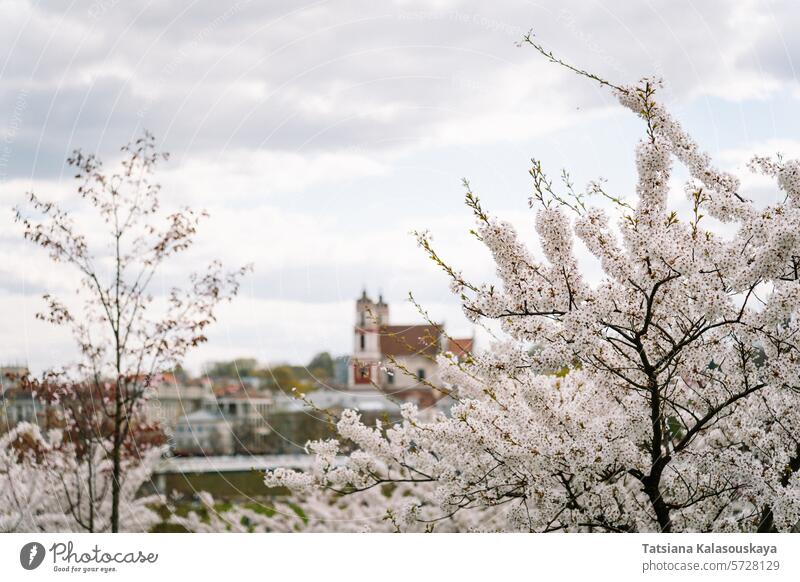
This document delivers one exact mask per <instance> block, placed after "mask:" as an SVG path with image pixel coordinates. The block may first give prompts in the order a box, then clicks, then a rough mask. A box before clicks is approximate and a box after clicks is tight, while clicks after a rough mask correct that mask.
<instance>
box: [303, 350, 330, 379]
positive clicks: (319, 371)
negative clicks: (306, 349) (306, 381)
mask: <svg viewBox="0 0 800 582" xmlns="http://www.w3.org/2000/svg"><path fill="white" fill-rule="evenodd" d="M308 371H309V373H310V374H311V375H312V376H315V377H317V378H333V358H332V357H331V355H330V354H329V353H328V352H321V353H319V354H317V355H316V356H314V357H313V358H311V361H310V362H309V364H308Z"/></svg>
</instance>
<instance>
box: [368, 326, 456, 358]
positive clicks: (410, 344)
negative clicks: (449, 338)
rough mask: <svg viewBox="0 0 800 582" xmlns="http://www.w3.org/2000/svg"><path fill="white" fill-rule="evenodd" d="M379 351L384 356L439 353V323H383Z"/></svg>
mask: <svg viewBox="0 0 800 582" xmlns="http://www.w3.org/2000/svg"><path fill="white" fill-rule="evenodd" d="M380 333H381V336H380V348H381V353H382V354H383V355H386V356H412V355H415V354H419V355H425V356H435V355H436V354H438V353H439V351H440V349H439V340H440V336H441V334H442V326H440V325H383V326H381V328H380Z"/></svg>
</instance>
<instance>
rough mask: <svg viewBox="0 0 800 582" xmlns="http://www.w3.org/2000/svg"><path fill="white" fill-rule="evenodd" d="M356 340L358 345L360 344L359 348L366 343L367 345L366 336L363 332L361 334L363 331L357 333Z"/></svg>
mask: <svg viewBox="0 0 800 582" xmlns="http://www.w3.org/2000/svg"><path fill="white" fill-rule="evenodd" d="M358 342H359V345H360V346H361V349H362V350H363V349H364V348H365V347H366V345H367V340H366V338H365V337H364V334H363V333H362V334H359V336H358Z"/></svg>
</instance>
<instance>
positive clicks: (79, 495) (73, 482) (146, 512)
mask: <svg viewBox="0 0 800 582" xmlns="http://www.w3.org/2000/svg"><path fill="white" fill-rule="evenodd" d="M103 444H105V447H104V446H102V445H103ZM81 445H82V443H80V442H75V441H73V440H70V439H69V438H68V436H67V435H66V433H65V432H64V431H62V430H59V429H51V430H49V431H46V432H45V433H44V434H43V433H42V431H41V429H40V427H39V426H37V425H34V424H31V423H27V422H24V423H19V424H18V425H17V426H15V427H14V428H13V429H11V430H10V431H9V432H7V433H6V434H4V435H3V437H2V438H0V532H35V531H41V532H107V531H111V529H112V515H113V513H114V512H113V505H112V501H113V498H112V495H111V492H112V483H113V465H112V463H111V459H110V458H109V456H108V455H107V454H106V452H105V449H106V448H107V447H109V446H110V444H109V443H99V444H98V445H96V446H94V447H93V448H92V449H90V450H86V451H81V450H80V447H81ZM162 453H163V448H162V447H152V448H150V449H149V450H147V451H146V452H143V453H142V454H141V456H137V457H132V456H125V457H124V458H123V460H122V468H123V471H122V474H123V480H122V482H121V485H122V486H121V487H120V492H119V499H120V504H119V507H120V509H119V511H120V514H119V515H120V524H121V528H120V531H149V530H150V529H151V528H152V527H153V526H155V525H156V524H158V523H159V522H160V521H161V516H160V515H159V514H158V513H157V512H156V511H155V509H154V508H155V507H156V506H157V505H160V504H163V503H164V500H163V499H162V498H161V496H159V495H140V489H141V488H142V486H143V485H144V484H145V483H147V482H148V481H149V479H150V475H151V473H152V471H153V470H154V468H155V466H156V464H157V463H158V462H159V461H160V459H161V455H162ZM88 455H91V458H87V456H88Z"/></svg>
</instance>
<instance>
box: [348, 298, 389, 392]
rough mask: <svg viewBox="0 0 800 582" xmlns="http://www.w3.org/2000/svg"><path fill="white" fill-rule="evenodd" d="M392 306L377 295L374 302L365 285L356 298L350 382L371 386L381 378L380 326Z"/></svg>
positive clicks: (349, 373)
mask: <svg viewBox="0 0 800 582" xmlns="http://www.w3.org/2000/svg"><path fill="white" fill-rule="evenodd" d="M388 318H389V306H388V305H387V304H386V303H385V302H384V301H383V297H382V296H381V297H379V298H378V302H377V303H375V302H374V301H373V300H372V299H370V298H369V296H368V295H367V291H366V289H365V290H364V291H362V293H361V297H359V298H358V300H357V301H356V325H355V327H354V328H353V359H352V362H351V365H350V370H349V372H348V384H349V385H350V386H363V387H369V386H371V385H372V383H373V382H377V380H378V378H379V374H378V372H379V370H378V367H379V364H380V359H381V350H380V327H381V326H383V325H386V323H387V322H388Z"/></svg>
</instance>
